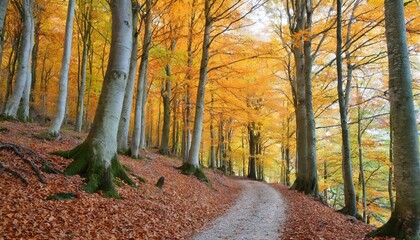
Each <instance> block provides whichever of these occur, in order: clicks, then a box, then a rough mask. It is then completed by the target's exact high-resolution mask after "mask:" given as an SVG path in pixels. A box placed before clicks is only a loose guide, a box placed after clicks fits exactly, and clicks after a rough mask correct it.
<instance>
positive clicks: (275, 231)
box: [192, 180, 287, 240]
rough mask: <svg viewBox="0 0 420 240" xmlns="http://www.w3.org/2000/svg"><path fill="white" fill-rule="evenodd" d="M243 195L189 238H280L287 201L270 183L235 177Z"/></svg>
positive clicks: (214, 239)
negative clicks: (223, 212)
mask: <svg viewBox="0 0 420 240" xmlns="http://www.w3.org/2000/svg"><path fill="white" fill-rule="evenodd" d="M238 183H240V184H241V185H242V187H243V190H242V194H241V196H240V197H239V199H238V201H237V202H236V203H235V205H234V206H232V207H231V209H230V210H229V212H227V213H226V214H225V215H223V216H221V217H219V218H218V219H216V220H215V221H213V222H212V223H210V224H209V226H207V227H206V229H205V230H203V231H201V232H199V233H197V234H196V235H195V236H194V237H193V238H192V240H207V239H212V240H216V239H230V240H236V239H237V240H240V239H242V240H269V239H274V240H276V239H279V238H281V229H282V228H283V225H284V223H285V217H286V215H285V209H286V208H287V204H286V203H285V202H284V201H283V199H282V197H281V196H280V193H279V192H278V191H276V190H275V189H274V188H272V187H271V186H270V185H268V184H265V183H262V182H257V181H250V180H238Z"/></svg>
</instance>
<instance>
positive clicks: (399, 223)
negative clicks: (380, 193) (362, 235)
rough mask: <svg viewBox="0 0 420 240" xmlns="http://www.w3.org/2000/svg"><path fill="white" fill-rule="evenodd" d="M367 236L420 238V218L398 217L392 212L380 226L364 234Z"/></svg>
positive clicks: (416, 239) (414, 239) (411, 239)
mask: <svg viewBox="0 0 420 240" xmlns="http://www.w3.org/2000/svg"><path fill="white" fill-rule="evenodd" d="M366 236H367V237H395V238H396V239H410V240H419V239H420V219H418V218H417V219H416V218H400V217H398V215H397V214H396V212H393V213H392V215H391V218H390V219H389V220H388V222H387V223H385V224H384V225H383V226H382V227H380V228H378V229H376V230H374V231H372V232H370V233H368V234H366Z"/></svg>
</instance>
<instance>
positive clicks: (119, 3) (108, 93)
mask: <svg viewBox="0 0 420 240" xmlns="http://www.w3.org/2000/svg"><path fill="white" fill-rule="evenodd" d="M111 12H112V38H111V49H110V56H109V60H108V65H107V66H108V67H107V71H106V74H105V79H104V83H103V86H102V91H101V95H100V97H99V102H98V108H97V110H96V114H95V118H94V120H93V125H92V129H91V130H90V132H89V134H88V136H87V138H86V140H85V141H84V142H83V143H82V144H81V145H79V146H77V147H76V148H74V149H73V150H71V151H69V152H64V153H61V155H62V156H65V157H68V158H73V159H74V161H73V162H72V163H71V164H70V165H69V166H68V167H67V169H66V170H65V173H66V174H68V175H74V174H81V175H83V176H85V177H86V184H85V190H86V191H87V192H89V193H92V192H96V191H100V190H101V191H103V192H104V194H105V196H107V197H116V198H118V197H119V195H118V192H117V191H116V190H115V187H114V178H115V177H118V178H120V179H122V180H123V181H125V182H126V183H127V184H130V185H134V184H135V183H134V182H133V181H132V180H131V179H130V177H129V176H128V175H127V173H126V172H125V170H124V168H123V167H122V165H121V164H120V162H119V160H118V157H117V131H118V124H119V119H120V116H121V109H122V105H123V100H124V92H125V87H126V81H127V77H128V72H129V66H130V56H131V47H132V39H133V38H132V16H131V14H132V12H131V0H114V1H112V3H111Z"/></svg>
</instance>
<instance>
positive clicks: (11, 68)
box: [1, 31, 22, 113]
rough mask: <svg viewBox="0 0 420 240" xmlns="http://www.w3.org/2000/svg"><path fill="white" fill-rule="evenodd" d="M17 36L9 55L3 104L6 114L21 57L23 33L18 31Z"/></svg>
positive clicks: (3, 110)
mask: <svg viewBox="0 0 420 240" xmlns="http://www.w3.org/2000/svg"><path fill="white" fill-rule="evenodd" d="M15 33H16V35H15V36H14V40H13V41H12V49H11V52H10V55H9V61H8V64H7V71H8V74H7V83H6V94H5V95H4V100H3V104H2V107H1V109H2V113H4V112H5V111H6V104H7V101H8V99H9V96H10V94H11V93H12V82H13V77H14V75H15V72H16V63H17V60H18V57H19V48H20V43H21V41H20V38H21V37H20V36H21V34H22V33H21V32H20V31H16V32H15Z"/></svg>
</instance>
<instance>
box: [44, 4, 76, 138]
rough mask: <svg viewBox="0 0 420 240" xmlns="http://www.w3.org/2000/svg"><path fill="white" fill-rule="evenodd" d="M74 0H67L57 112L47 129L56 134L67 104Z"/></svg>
mask: <svg viewBox="0 0 420 240" xmlns="http://www.w3.org/2000/svg"><path fill="white" fill-rule="evenodd" d="M75 4H76V0H69V6H68V9H67V20H66V32H65V34H64V35H65V38H64V52H63V59H62V62H61V71H60V85H59V88H60V90H59V94H58V99H57V112H56V115H55V118H54V120H53V123H52V125H51V126H50V128H49V129H48V132H49V134H51V135H53V136H56V135H58V134H59V132H60V129H61V125H62V124H63V120H64V115H65V113H66V105H67V85H68V79H69V68H70V57H71V43H72V37H73V22H74V6H75Z"/></svg>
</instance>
